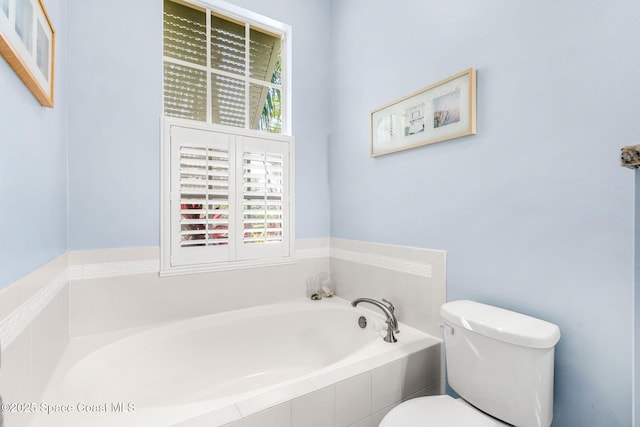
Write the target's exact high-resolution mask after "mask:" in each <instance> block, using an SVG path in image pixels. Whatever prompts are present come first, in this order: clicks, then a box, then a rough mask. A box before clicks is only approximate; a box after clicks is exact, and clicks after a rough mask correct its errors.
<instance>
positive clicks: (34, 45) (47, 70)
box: [0, 0, 56, 107]
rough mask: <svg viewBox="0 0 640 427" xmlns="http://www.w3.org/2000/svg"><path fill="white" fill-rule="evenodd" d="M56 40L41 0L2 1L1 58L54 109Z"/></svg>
mask: <svg viewBox="0 0 640 427" xmlns="http://www.w3.org/2000/svg"><path fill="white" fill-rule="evenodd" d="M55 37H56V32H55V30H54V28H53V25H52V24H51V20H50V19H49V15H47V11H46V9H45V7H44V4H43V3H42V0H0V54H1V55H2V56H3V57H4V58H5V59H6V60H7V63H9V65H10V66H11V68H13V70H14V71H15V72H16V74H17V75H18V77H20V80H22V81H23V82H24V84H25V85H26V86H27V88H29V90H30V91H31V93H32V94H33V96H35V97H36V99H37V100H38V101H39V102H40V104H42V105H43V106H45V107H53V70H54V58H55Z"/></svg>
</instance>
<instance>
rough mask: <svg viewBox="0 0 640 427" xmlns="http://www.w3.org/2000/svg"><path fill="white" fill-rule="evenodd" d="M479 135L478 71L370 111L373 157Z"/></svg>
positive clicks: (442, 82)
mask: <svg viewBox="0 0 640 427" xmlns="http://www.w3.org/2000/svg"><path fill="white" fill-rule="evenodd" d="M475 133H476V70H475V69H474V68H469V69H468V70H466V71H463V72H461V73H458V74H456V75H453V76H451V77H448V78H446V79H444V80H442V81H439V82H438V83H435V84H433V85H431V86H428V87H426V88H423V89H421V90H419V91H417V92H414V93H412V94H410V95H408V96H405V97H404V98H401V99H398V100H396V101H393V102H391V103H389V104H387V105H384V106H382V107H379V108H377V109H375V110H373V111H372V112H371V152H370V154H371V157H377V156H381V155H383V154H390V153H395V152H397V151H402V150H408V149H410V148H415V147H420V146H423V145H427V144H433V143H435V142H441V141H446V140H448V139H453V138H459V137H461V136H466V135H472V134H475Z"/></svg>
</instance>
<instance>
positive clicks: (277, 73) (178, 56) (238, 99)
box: [164, 0, 288, 133]
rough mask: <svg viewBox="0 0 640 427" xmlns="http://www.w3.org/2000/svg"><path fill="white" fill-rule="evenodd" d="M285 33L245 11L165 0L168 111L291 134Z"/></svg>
mask: <svg viewBox="0 0 640 427" xmlns="http://www.w3.org/2000/svg"><path fill="white" fill-rule="evenodd" d="M279 27H281V28H282V27H284V26H283V25H282V24H280V25H279ZM285 35H286V34H285V33H283V32H282V31H281V30H278V29H274V28H269V27H267V26H264V25H258V24H257V23H255V21H248V20H243V18H242V17H240V16H236V15H234V16H226V15H224V14H223V13H222V12H220V11H218V10H213V9H208V8H202V7H199V6H195V5H187V4H184V3H177V2H174V1H170V0H165V2H164V113H165V115H166V116H171V117H180V118H185V119H190V120H197V121H203V122H207V123H215V124H221V125H226V126H233V127H238V128H243V129H255V130H265V131H269V132H273V133H282V132H283V131H284V133H288V132H287V127H286V126H287V124H288V123H286V120H287V114H286V113H287V108H288V103H287V102H286V101H287V100H286V97H285V95H286V93H284V92H286V91H285V87H284V86H283V83H284V82H285V79H284V78H285V77H286V75H283V70H286V67H284V65H285V64H284V62H285V60H286V55H283V52H285V49H283V47H284V46H286V39H285ZM284 74H286V73H284ZM283 122H284V123H283Z"/></svg>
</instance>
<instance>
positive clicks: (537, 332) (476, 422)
mask: <svg viewBox="0 0 640 427" xmlns="http://www.w3.org/2000/svg"><path fill="white" fill-rule="evenodd" d="M440 315H441V316H442V318H443V320H444V325H443V329H444V348H445V360H446V370H447V377H448V383H449V386H450V387H451V388H452V389H453V390H454V391H455V392H456V393H458V395H460V398H459V399H454V398H453V397H451V396H448V395H441V396H427V397H419V398H415V399H410V400H407V401H406V402H403V403H401V404H400V405H398V406H396V407H395V408H394V409H392V410H391V411H390V412H389V413H388V414H387V415H386V416H385V417H384V419H383V420H382V422H381V423H380V427H413V426H416V427H417V426H421V427H424V426H429V427H497V426H509V425H513V426H517V427H549V426H550V425H551V420H552V419H553V361H554V349H555V345H556V343H557V342H558V340H559V339H560V329H559V328H558V327H557V326H556V325H554V324H552V323H549V322H545V321H543V320H540V319H536V318H534V317H530V316H526V315H524V314H520V313H515V312H513V311H509V310H505V309H502V308H498V307H493V306H490V305H486V304H481V303H478V302H474V301H452V302H448V303H446V304H444V305H443V306H442V307H441V309H440Z"/></svg>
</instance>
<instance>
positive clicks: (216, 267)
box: [159, 257, 296, 277]
mask: <svg viewBox="0 0 640 427" xmlns="http://www.w3.org/2000/svg"><path fill="white" fill-rule="evenodd" d="M295 263H296V258H295V257H287V258H277V259H262V260H249V261H231V262H216V263H211V264H198V265H183V266H178V267H168V268H167V267H161V268H160V272H159V275H160V277H170V276H180V275H184V274H198V273H213V272H216V271H228V270H240V269H244V268H261V267H275V266H280V265H292V264H295Z"/></svg>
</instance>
